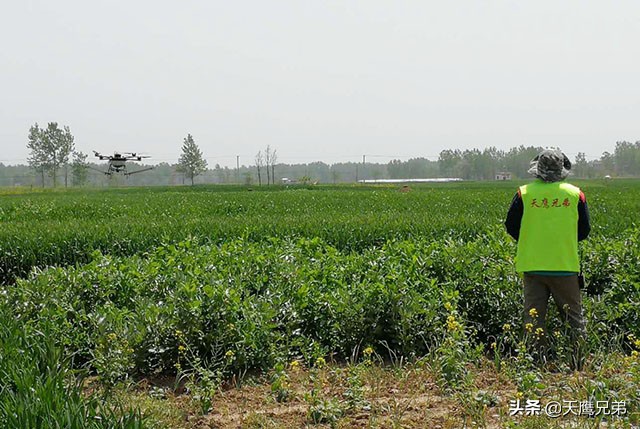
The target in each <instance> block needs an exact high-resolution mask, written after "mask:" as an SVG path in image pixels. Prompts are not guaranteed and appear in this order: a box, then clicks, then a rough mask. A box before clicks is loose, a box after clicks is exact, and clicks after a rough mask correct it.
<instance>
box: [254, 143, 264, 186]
mask: <svg viewBox="0 0 640 429" xmlns="http://www.w3.org/2000/svg"><path fill="white" fill-rule="evenodd" d="M263 166H264V156H263V155H262V151H261V150H259V151H258V153H257V154H256V169H257V170H258V186H262V176H261V175H260V169H261V168H262V167H263Z"/></svg>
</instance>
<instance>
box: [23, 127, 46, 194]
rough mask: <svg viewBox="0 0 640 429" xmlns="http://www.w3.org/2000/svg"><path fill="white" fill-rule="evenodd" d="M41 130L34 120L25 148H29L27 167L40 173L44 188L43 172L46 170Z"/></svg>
mask: <svg viewBox="0 0 640 429" xmlns="http://www.w3.org/2000/svg"><path fill="white" fill-rule="evenodd" d="M43 131H44V130H42V129H41V128H40V127H39V126H38V123H37V122H36V123H35V124H34V125H33V126H31V128H29V143H27V149H29V157H28V158H27V162H28V163H29V167H31V168H33V169H34V170H36V172H39V173H40V174H41V175H42V187H43V188H44V185H45V183H44V174H45V172H46V170H47V156H46V153H45V148H44V143H43V141H42V137H43Z"/></svg>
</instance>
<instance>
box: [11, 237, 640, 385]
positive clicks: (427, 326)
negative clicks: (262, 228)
mask: <svg viewBox="0 0 640 429" xmlns="http://www.w3.org/2000/svg"><path fill="white" fill-rule="evenodd" d="M639 235H640V231H639V230H637V229H636V230H630V231H628V232H626V233H624V234H622V235H621V236H620V237H619V238H617V239H615V240H609V239H597V238H596V239H594V240H592V242H591V243H590V244H589V245H588V246H586V247H585V248H584V249H583V253H584V257H585V261H586V263H585V269H586V272H587V277H588V279H589V280H590V281H591V282H592V283H593V284H594V286H596V289H600V290H601V293H600V294H599V295H597V296H594V297H587V298H586V300H585V308H586V313H587V317H588V320H589V322H588V323H589V343H590V345H591V347H595V348H601V349H606V348H608V347H611V344H610V343H611V340H612V339H614V338H622V337H623V336H624V335H626V334H628V333H634V334H635V335H636V336H640V331H639V329H638V327H639V326H640V316H639V314H640V312H638V311H637V303H638V302H639V301H640V274H639V272H638V270H637V265H636V264H637V261H638V258H639V257H640V246H639V238H640V237H639ZM513 250H514V249H513V245H512V244H511V243H509V242H506V241H504V240H502V237H501V236H496V235H493V234H485V235H482V236H479V237H478V238H476V239H475V240H471V241H463V240H460V239H443V240H439V241H431V240H424V239H416V240H411V241H406V240H391V241H389V242H387V243H385V244H383V245H380V246H376V247H371V248H368V249H365V250H363V251H359V252H355V251H347V250H340V249H338V248H336V247H335V246H332V245H330V244H328V243H326V242H324V241H322V240H321V239H319V238H313V239H306V238H304V239H279V238H271V239H265V240H262V241H260V242H252V241H249V240H246V239H237V240H233V241H230V242H227V243H224V244H222V245H210V246H201V245H199V244H198V243H196V242H194V241H190V240H186V241H183V242H181V243H179V244H169V245H165V246H160V247H158V248H157V249H155V250H153V251H151V252H149V253H148V254H146V255H144V256H133V257H115V256H109V255H101V254H99V253H95V254H94V255H93V257H92V260H91V262H90V263H88V264H87V265H85V266H81V267H67V268H50V269H47V270H45V271H42V272H37V273H33V274H32V275H31V276H30V278H28V279H20V280H18V281H17V283H16V284H15V285H12V286H6V287H5V288H4V291H3V293H2V295H1V296H2V300H3V301H4V304H5V305H6V306H7V307H8V308H10V309H11V313H12V314H11V316H9V315H7V316H9V317H14V318H16V319H17V320H19V321H20V322H21V323H23V324H24V325H25V326H29V325H34V326H37V325H38V324H39V323H42V322H43V321H46V322H47V323H48V324H50V326H52V329H53V330H54V332H52V335H54V337H55V338H57V339H58V340H59V341H60V343H61V344H62V345H63V346H64V347H65V348H66V349H67V350H68V351H69V352H70V353H73V354H74V359H75V362H76V364H82V363H83V362H85V363H87V362H90V363H91V365H92V366H93V367H94V369H95V370H96V371H97V372H98V373H99V374H102V375H103V376H104V375H105V374H106V375H109V377H112V378H118V377H125V376H127V375H130V374H134V373H138V374H140V373H141V374H148V373H152V372H157V371H173V370H175V367H176V366H179V365H181V363H184V360H185V359H186V358H187V356H186V353H187V352H188V353H189V354H190V355H191V356H197V358H198V359H201V360H203V361H206V362H208V363H209V364H210V365H214V366H215V365H220V366H224V367H225V368H227V369H228V370H230V371H243V370H247V369H251V368H272V367H273V365H274V364H275V363H276V362H279V361H285V360H286V361H289V360H290V359H308V360H309V359H314V358H317V357H318V356H335V357H337V358H347V357H349V356H350V355H351V354H352V353H353V352H354V351H357V350H359V349H362V348H364V347H365V346H371V347H373V348H374V349H376V350H377V352H379V353H381V354H383V355H386V354H387V353H393V354H394V355H397V356H406V357H411V356H422V355H424V354H425V353H427V352H428V351H429V350H430V349H431V348H432V347H433V346H435V345H437V344H438V343H439V342H440V341H441V340H442V338H443V336H444V335H445V334H446V331H447V329H446V326H447V317H448V315H450V314H451V313H450V308H451V307H453V308H455V310H456V311H457V312H458V313H459V314H460V315H461V318H462V319H463V320H464V321H465V322H464V323H465V325H466V326H467V327H468V328H469V331H468V332H469V335H471V336H472V337H473V339H474V340H476V341H479V342H481V343H485V344H487V343H488V342H489V341H490V339H491V338H495V337H496V336H498V335H500V334H501V333H502V330H503V326H504V324H509V325H511V326H520V323H521V285H520V281H519V279H518V277H517V276H516V275H515V273H514V269H513V260H512V256H513V253H514V252H513ZM557 323H558V322H557V318H554V321H553V323H552V328H551V329H555V328H553V326H556V325H557ZM554 324H556V325H554Z"/></svg>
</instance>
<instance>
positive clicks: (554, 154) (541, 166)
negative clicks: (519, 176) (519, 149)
mask: <svg viewBox="0 0 640 429" xmlns="http://www.w3.org/2000/svg"><path fill="white" fill-rule="evenodd" d="M569 170H571V161H569V158H567V155H565V154H564V153H562V151H560V150H559V149H545V150H543V151H542V152H540V153H539V154H538V156H536V157H535V158H533V160H532V161H531V166H530V167H529V174H533V175H534V176H536V177H538V178H540V179H542V180H544V181H545V182H558V181H560V180H564V179H566V178H567V176H568V175H569Z"/></svg>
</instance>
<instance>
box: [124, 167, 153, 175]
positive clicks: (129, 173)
mask: <svg viewBox="0 0 640 429" xmlns="http://www.w3.org/2000/svg"><path fill="white" fill-rule="evenodd" d="M149 170H153V167H147V168H143V169H141V170H136V171H127V172H126V173H124V175H125V176H131V175H132V174H136V173H142V172H143V171H149Z"/></svg>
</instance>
